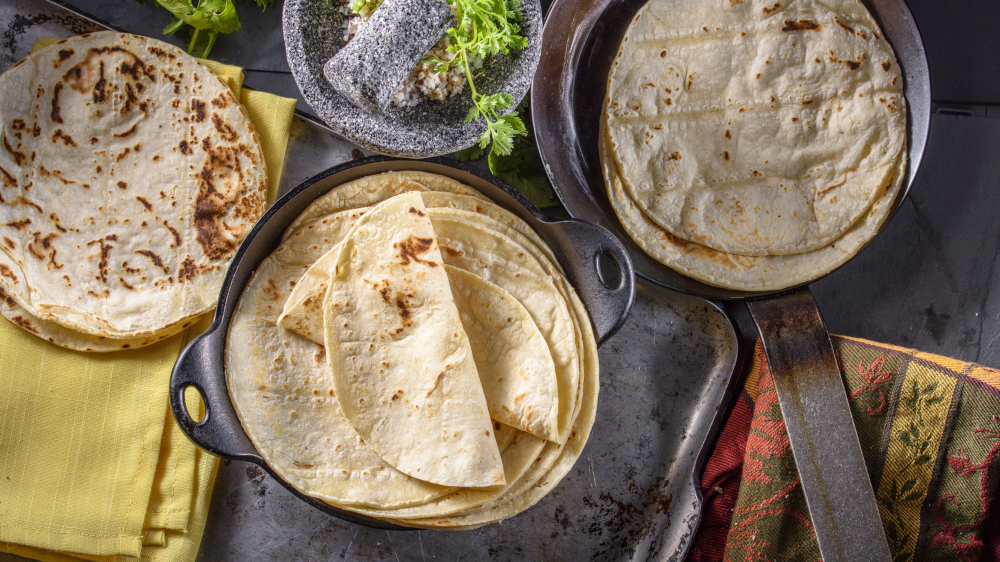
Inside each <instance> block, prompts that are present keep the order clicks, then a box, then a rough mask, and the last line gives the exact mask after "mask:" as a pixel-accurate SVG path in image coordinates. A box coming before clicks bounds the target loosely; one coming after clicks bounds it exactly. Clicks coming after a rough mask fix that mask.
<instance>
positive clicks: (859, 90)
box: [600, 0, 906, 290]
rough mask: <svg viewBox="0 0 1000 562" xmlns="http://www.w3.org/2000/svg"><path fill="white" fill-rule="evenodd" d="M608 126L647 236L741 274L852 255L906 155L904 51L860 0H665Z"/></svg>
mask: <svg viewBox="0 0 1000 562" xmlns="http://www.w3.org/2000/svg"><path fill="white" fill-rule="evenodd" d="M601 127H602V130H601V147H600V150H601V155H602V163H603V166H604V174H605V180H606V183H607V187H608V193H609V197H610V199H611V202H612V205H613V207H614V209H615V212H616V213H617V215H618V218H619V220H620V221H621V223H622V225H623V226H624V227H625V229H626V230H627V231H628V233H629V234H630V235H631V236H632V238H633V239H634V240H635V241H636V242H637V243H638V244H639V245H640V246H641V247H642V248H643V250H644V251H645V252H646V253H648V254H649V255H651V256H652V257H653V258H655V259H657V260H658V261H660V262H662V263H664V264H666V265H667V266H669V267H672V268H674V269H676V270H678V271H680V272H681V273H683V274H685V275H688V276H690V277H693V278H695V279H699V280H701V281H704V282H706V283H709V284H712V285H716V286H721V287H727V288H732V289H739V290H776V289H780V288H784V287H790V286H793V285H797V284H801V283H805V282H808V281H810V280H812V279H814V278H816V277H819V276H820V275H822V274H824V273H827V272H829V271H831V270H832V269H834V268H836V267H837V266H839V265H841V264H842V263H844V262H845V261H847V260H848V259H849V258H850V257H851V256H853V255H854V254H855V253H856V252H857V251H858V250H860V249H861V247H862V246H864V244H865V243H866V242H867V241H868V240H869V239H870V238H871V237H872V236H873V235H874V234H875V232H876V231H877V230H878V229H879V227H880V226H881V224H882V222H883V221H884V220H885V218H886V216H887V215H888V213H889V210H890V208H891V207H892V204H893V201H894V199H895V195H896V194H897V193H898V192H899V190H900V188H901V186H902V183H903V177H904V173H905V167H906V155H905V150H906V110H905V101H904V99H903V80H902V77H901V75H900V69H899V65H898V64H897V62H896V58H895V56H894V55H893V52H892V48H891V47H890V46H889V44H888V42H887V41H886V40H885V39H884V38H883V36H882V34H881V32H880V31H879V28H878V25H877V24H876V23H875V21H874V20H873V19H872V17H871V15H870V14H869V13H868V11H867V10H866V9H865V8H864V6H863V5H862V4H861V3H860V2H857V1H856V0H827V1H823V2H819V1H816V0H766V1H762V0H653V1H651V2H650V3H649V4H647V5H646V6H644V7H643V8H642V9H641V10H640V11H639V13H638V14H637V15H636V17H635V19H634V20H633V21H632V24H631V25H630V27H629V29H628V31H627V33H626V35H625V38H624V39H623V41H622V45H621V48H620V50H619V52H618V55H617V58H616V59H615V61H614V63H613V66H612V69H611V73H610V76H609V79H608V96H607V98H606V102H605V107H604V116H603V119H602V124H601Z"/></svg>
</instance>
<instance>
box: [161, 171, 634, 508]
mask: <svg viewBox="0 0 1000 562" xmlns="http://www.w3.org/2000/svg"><path fill="white" fill-rule="evenodd" d="M395 170H420V171H425V172H433V173H437V174H442V175H445V176H448V177H451V178H453V179H456V180H458V181H461V182H463V183H466V184H468V185H471V186H472V187H474V188H476V189H477V190H479V191H480V192H481V193H483V194H484V195H486V196H487V197H489V198H490V199H492V200H493V201H494V202H496V203H497V204H499V205H500V206H502V207H504V208H506V209H507V210H509V211H511V212H513V213H515V214H516V215H518V216H519V217H520V218H522V219H523V220H525V221H526V222H527V223H528V224H530V225H531V226H532V228H534V230H535V231H536V232H537V233H538V234H539V236H541V237H542V239H543V240H545V241H546V242H547V243H548V244H549V246H550V247H551V248H552V250H553V252H554V253H555V255H556V258H557V259H558V260H559V263H560V265H562V267H563V269H564V270H565V271H566V275H567V277H568V278H569V281H570V283H571V284H572V285H573V286H574V288H576V290H577V293H578V294H579V295H580V299H581V300H582V301H583V304H584V306H585V307H586V308H587V311H588V312H589V313H590V316H591V319H592V322H593V327H594V332H595V337H596V338H597V341H598V344H600V343H601V342H603V341H605V340H606V339H607V338H608V337H610V336H611V335H612V334H614V333H615V332H616V331H617V330H618V329H619V328H621V326H622V324H624V322H625V319H626V318H627V317H628V313H629V310H631V308H632V304H633V302H634V301H635V277H634V275H633V273H632V269H631V263H630V262H629V258H628V255H627V254H626V253H625V250H624V248H622V247H621V244H619V243H618V241H617V240H616V239H615V238H614V237H613V236H612V235H611V234H609V233H608V232H607V231H605V230H604V229H602V228H600V227H598V226H595V225H592V224H589V223H585V222H583V221H578V220H575V219H569V220H556V219H551V218H548V217H545V216H544V215H542V214H541V212H540V211H538V210H537V209H535V208H534V206H533V205H531V203H529V202H528V201H527V199H525V198H524V196H523V195H521V194H520V193H519V192H518V191H517V190H515V189H514V188H512V187H510V186H508V185H507V184H505V183H503V182H501V181H500V180H498V179H496V178H494V177H492V176H490V175H489V174H487V173H485V172H483V171H482V170H479V169H478V168H475V167H472V166H469V165H467V164H463V163H461V162H458V161H456V160H451V159H444V158H436V159H433V160H425V161H419V162H414V161H410V160H403V159H394V158H385V157H370V158H365V159H361V160H355V161H351V162H346V163H344V164H341V165H338V166H335V167H333V168H331V169H329V170H326V171H324V172H321V173H320V174H317V175H316V176H313V177H312V178H310V179H308V180H306V181H304V182H302V183H301V184H300V185H298V186H297V187H295V188H294V189H292V190H291V191H290V192H288V193H286V194H285V195H284V196H282V197H281V198H280V199H279V200H278V201H277V202H276V203H275V204H274V205H272V206H271V208H269V209H268V210H267V212H266V213H265V214H264V216H263V217H262V218H261V219H260V221H258V222H257V224H256V225H254V227H253V229H252V230H251V231H250V233H249V234H248V235H247V237H246V239H245V240H244V242H243V243H242V244H241V245H240V248H239V250H238V251H237V253H236V256H235V257H234V258H233V261H232V264H231V265H230V267H229V270H228V271H227V273H226V278H225V281H224V282H223V285H222V289H221V291H220V293H219V301H218V302H219V304H218V306H217V308H216V312H215V319H214V320H213V322H212V326H211V327H210V328H209V329H208V330H206V331H205V333H203V334H202V335H200V336H198V337H197V338H195V340H194V341H192V342H191V343H190V344H189V345H188V346H187V347H186V348H185V349H184V351H182V352H181V355H180V357H179V358H178V360H177V363H176V364H175V365H174V370H173V373H172V374H171V379H170V403H171V408H172V409H173V412H174V418H175V419H176V420H177V423H178V425H179V426H180V427H181V429H182V430H184V432H185V433H186V434H187V435H188V437H190V438H191V440H192V441H194V442H195V443H197V444H198V445H199V446H200V447H202V448H204V449H206V450H208V451H209V452H211V453H213V454H215V455H218V456H221V457H224V458H229V459H234V460H242V461H248V462H253V463H255V464H258V465H260V466H261V467H263V468H264V469H265V470H267V471H268V473H269V474H270V475H271V477H272V478H275V479H277V480H278V481H280V482H281V483H282V484H283V485H284V486H285V487H286V488H288V489H289V491H291V492H292V493H293V494H295V495H296V496H298V497H300V498H302V499H304V500H306V501H307V502H309V503H310V504H311V505H313V506H314V507H317V508H318V509H321V510H323V511H325V512H327V513H330V514H332V515H336V516H337V517H341V518H343V519H345V520H347V521H351V522H355V523H360V524H364V525H369V526H374V527H376V528H398V527H396V526H394V525H387V524H385V523H383V522H380V521H378V520H375V519H371V518H368V517H362V516H357V515H354V514H351V513H347V512H344V511H341V510H339V509H337V508H335V507H333V506H330V505H328V504H326V503H323V502H319V501H316V500H314V499H311V498H308V497H306V496H305V495H304V494H301V493H300V492H298V491H297V490H296V489H295V488H294V487H292V486H291V485H290V484H288V483H286V482H285V481H284V480H282V479H280V477H279V476H278V475H277V473H275V472H274V471H273V470H272V469H271V468H270V467H269V466H268V465H267V463H266V461H264V459H262V458H261V457H260V455H259V454H258V453H257V451H256V449H255V448H254V446H253V445H252V443H251V442H250V440H249V438H248V437H247V435H246V433H245V432H244V431H243V428H242V426H241V425H240V421H239V418H238V417H237V415H236V412H235V410H234V408H233V405H232V402H231V400H230V397H229V392H228V389H227V386H226V375H225V365H224V359H223V353H224V350H225V347H226V345H225V340H226V335H227V334H228V331H229V323H230V321H231V320H232V316H233V313H234V312H235V310H236V306H237V304H238V302H239V298H240V296H241V295H242V293H243V289H244V287H245V286H246V284H247V283H248V282H249V280H250V277H251V276H252V275H253V272H254V271H255V270H256V269H257V267H258V266H259V265H260V264H261V262H263V261H264V259H266V258H267V256H269V255H270V254H271V253H272V252H273V251H274V250H275V249H276V248H277V247H278V244H279V243H280V241H281V235H282V233H284V231H285V229H286V228H287V227H288V225H289V224H291V223H292V221H294V220H295V218H296V217H298V216H299V215H300V214H301V213H302V211H304V210H305V209H306V207H308V206H309V205H310V204H311V203H312V202H313V201H315V200H316V199H317V198H319V197H321V196H322V195H324V194H326V193H327V192H328V191H330V190H331V189H333V188H334V187H336V186H338V185H341V184H343V183H345V182H348V181H351V180H354V179H357V178H361V177H364V176H368V175H371V174H377V173H383V172H388V171H395ZM602 254H610V255H611V256H613V258H614V260H615V262H616V263H617V264H618V265H619V267H620V268H621V272H622V276H621V279H620V282H619V283H618V284H617V285H616V286H613V287H608V286H605V284H604V282H603V281H602V280H601V276H600V272H599V269H598V267H599V265H598V256H600V255H602ZM191 386H193V387H195V388H196V389H197V390H198V391H199V392H200V393H201V395H202V398H203V400H204V403H205V418H204V419H202V420H201V421H195V420H194V419H192V418H191V416H190V414H189V413H188V411H187V409H186V407H185V405H184V404H185V402H184V393H185V391H186V390H187V388H188V387H191Z"/></svg>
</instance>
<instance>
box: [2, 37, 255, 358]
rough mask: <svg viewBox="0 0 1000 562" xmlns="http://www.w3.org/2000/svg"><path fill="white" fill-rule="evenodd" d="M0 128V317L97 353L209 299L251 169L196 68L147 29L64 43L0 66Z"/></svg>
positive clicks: (236, 231)
mask: <svg viewBox="0 0 1000 562" xmlns="http://www.w3.org/2000/svg"><path fill="white" fill-rule="evenodd" d="M0 123H2V127H3V129H2V133H0V136H2V139H0V140H2V144H3V149H2V150H0V180H2V184H0V248H2V251H0V300H2V303H0V313H2V314H3V315H4V316H6V317H7V318H8V319H10V320H12V321H13V322H15V323H17V324H18V325H20V326H21V327H22V328H24V329H25V330H28V331H30V332H32V333H34V334H36V335H38V336H40V337H43V338H45V339H47V340H49V341H51V342H54V343H57V344H59V345H62V346H65V347H70V348H74V349H80V350H87V351H109V350H115V349H123V348H134V347H139V346H142V345H146V344H148V343H151V342H154V341H157V340H159V339H162V338H165V337H167V336H170V335H172V334H174V333H177V332H178V331H180V330H181V329H183V328H184V327H186V326H188V325H190V324H191V323H192V322H193V321H194V319H195V318H196V317H197V316H199V315H201V314H203V313H205V312H207V311H210V310H211V309H212V308H214V306H215V300H216V298H217V295H218V291H219V287H220V285H221V283H222V278H223V276H224V275H225V272H226V269H227V267H228V265H229V261H230V260H231V258H232V256H233V254H234V253H235V251H236V248H237V246H238V245H239V243H240V241H241V240H242V239H243V237H244V236H245V235H246V233H247V232H248V231H249V230H250V227H251V226H252V225H253V224H254V222H256V220H257V219H258V218H259V217H260V216H261V214H262V213H263V210H264V206H265V204H266V188H267V185H266V184H267V175H266V169H265V165H264V160H263V155H262V153H261V149H260V145H259V142H258V139H257V135H256V133H255V132H254V128H253V125H252V124H251V122H250V119H249V117H248V115H247V113H246V110H245V109H244V108H243V107H242V106H241V105H240V104H239V103H238V102H237V100H236V98H235V97H234V96H233V93H232V91H230V89H229V88H228V87H227V86H226V84H224V83H223V82H222V81H221V80H220V79H219V78H218V77H217V76H216V75H215V74H213V73H212V72H211V71H210V70H209V69H208V68H207V67H205V66H204V65H203V64H201V63H200V62H198V61H197V59H195V58H193V57H191V56H188V55H187V54H185V53H184V52H183V51H181V50H180V49H177V48H176V47H173V46H172V45H169V44H167V43H164V42H162V41H157V40H155V39H148V38H145V37H137V36H134V35H123V34H118V33H113V32H104V33H93V34H88V35H83V36H79V37H74V38H71V39H67V40H65V41H61V42H59V43H56V44H54V45H51V46H49V47H46V48H43V49H40V50H38V51H37V52H35V53H33V54H32V55H31V56H29V57H28V58H26V59H24V60H22V61H21V62H19V63H17V64H16V65H14V66H13V67H11V68H10V69H9V70H7V71H6V72H5V73H4V74H3V75H2V76H0Z"/></svg>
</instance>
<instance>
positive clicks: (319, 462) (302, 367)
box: [225, 212, 509, 508]
mask: <svg viewBox="0 0 1000 562" xmlns="http://www.w3.org/2000/svg"><path fill="white" fill-rule="evenodd" d="M354 214H355V215H357V216H360V215H361V212H354ZM338 227H339V224H338V221H326V222H322V221H320V222H317V224H315V225H313V228H312V229H310V230H308V231H305V232H304V233H303V234H302V235H298V236H291V237H290V238H289V239H288V240H286V241H285V242H283V243H282V244H281V245H280V246H279V247H278V249H277V250H275V251H274V252H273V253H272V254H271V255H270V256H268V258H267V259H265V260H264V262H262V263H261V265H260V266H259V267H258V268H257V271H256V272H255V273H254V275H253V277H252V278H251V279H250V282H249V283H248V284H247V286H246V288H245V289H244V291H243V294H242V296H241V297H240V302H239V304H238V305H237V307H236V310H235V312H234V313H233V318H232V322H231V324H230V327H229V334H228V336H227V338H226V349H225V371H226V384H227V387H228V389H229V394H230V397H231V398H232V402H233V407H234V408H235V410H236V413H237V416H238V417H239V419H240V423H241V424H242V426H243V429H244V430H245V431H246V433H247V436H248V437H249V438H250V440H251V442H253V444H254V446H255V447H256V449H257V451H258V452H260V454H261V456H262V457H263V458H264V459H265V460H266V461H267V463H268V465H269V466H271V467H272V468H273V469H274V470H275V471H276V472H277V473H278V474H279V475H280V476H281V477H282V478H284V479H285V480H286V481H288V482H289V483H290V484H292V485H293V486H295V487H296V488H297V489H298V490H300V491H301V492H303V493H304V494H306V495H309V496H311V497H314V498H317V499H320V500H324V501H327V502H330V503H332V504H336V505H341V506H343V505H356V506H367V507H378V508H397V507H403V506H413V505H419V504H422V503H426V502H427V501H429V500H431V499H433V498H435V497H438V496H441V495H444V494H446V493H448V492H450V491H451V490H452V489H451V488H447V487H443V486H436V485H434V484H430V483H428V482H424V481H421V480H417V479H415V478H411V477H409V476H407V475H405V474H403V473H402V472H400V471H398V470H396V469H395V468H393V467H392V466H390V465H388V464H387V463H386V462H385V461H383V460H382V459H381V458H380V457H379V456H378V455H376V454H375V453H374V452H373V451H372V450H371V449H370V448H369V447H368V446H367V445H366V444H365V443H364V442H363V441H362V439H361V437H360V436H359V435H358V433H357V432H356V431H355V430H354V428H353V427H352V426H351V424H350V423H349V422H348V421H347V418H346V417H344V414H343V412H342V411H341V409H340V406H339V404H338V402H337V398H336V395H335V391H334V387H333V381H332V378H331V377H330V374H329V366H328V365H327V362H326V352H325V349H324V348H323V346H321V345H318V344H316V343H314V342H311V341H309V340H307V339H305V338H302V337H300V336H298V335H296V334H294V333H292V332H290V331H288V330H285V329H284V328H282V327H280V326H278V325H277V322H276V321H277V318H278V315H279V314H280V313H281V308H282V304H283V303H284V301H285V299H287V298H288V295H289V294H290V293H291V290H292V287H293V286H294V285H295V284H296V282H297V281H298V279H299V278H300V277H301V276H302V274H303V273H304V272H305V271H306V270H307V269H308V268H309V266H311V265H312V263H313V262H315V260H316V259H318V258H319V257H320V256H321V255H323V254H324V253H326V252H327V251H328V250H329V248H330V246H332V244H333V243H334V242H336V241H339V239H338V238H337V236H338V235H340V234H342V233H340V232H338V230H339V229H338ZM325 241H327V242H325ZM497 433H498V434H500V433H503V434H504V435H508V434H509V430H503V429H502V428H501V430H498V431H497ZM504 439H505V440H506V437H505V438H504Z"/></svg>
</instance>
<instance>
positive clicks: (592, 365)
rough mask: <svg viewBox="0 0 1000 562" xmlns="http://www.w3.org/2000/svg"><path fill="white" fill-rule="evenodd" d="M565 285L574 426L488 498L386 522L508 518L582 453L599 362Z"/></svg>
mask: <svg viewBox="0 0 1000 562" xmlns="http://www.w3.org/2000/svg"><path fill="white" fill-rule="evenodd" d="M567 290H568V294H569V295H570V301H571V303H572V310H573V316H574V321H575V324H576V326H577V327H578V328H579V330H578V338H579V344H580V351H581V353H580V367H581V371H582V372H583V374H584V375H583V381H582V383H581V385H580V392H579V394H578V397H577V400H578V403H579V406H578V407H577V408H576V412H577V415H576V416H575V417H574V419H573V429H572V431H571V432H570V435H569V438H568V439H567V440H566V442H565V443H562V444H557V443H551V442H550V443H548V444H546V446H545V448H544V449H543V450H542V452H541V453H539V456H538V459H537V461H536V462H535V463H534V464H533V465H532V468H531V469H530V470H529V471H527V472H525V473H524V475H522V476H521V478H520V479H518V481H517V482H515V483H514V484H513V485H512V486H510V487H509V489H508V490H507V491H506V492H505V493H504V494H503V495H501V496H500V497H498V498H497V499H496V500H494V501H492V502H489V503H487V504H484V505H481V506H479V507H477V508H474V509H470V510H466V511H463V512H461V513H456V514H453V515H449V516H446V517H428V518H389V519H388V520H389V521H393V522H395V523H399V524H401V525H406V526H410V527H418V528H428V529H456V530H458V529H474V528H476V527H480V526H482V525H485V524H488V523H494V522H497V521H500V520H502V519H508V518H510V517H513V516H514V515H517V514H518V513H520V512H522V511H524V510H526V509H528V508H529V507H531V506H533V505H535V504H536V503H538V501H539V500H541V499H542V498H543V497H545V496H546V495H547V494H548V493H549V492H551V491H552V489H553V488H555V487H556V485H558V484H559V482H561V481H562V479H563V478H564V477H565V476H566V474H567V473H569V471H570V469H572V468H573V465H574V464H576V460H577V459H578V458H579V457H580V455H581V454H582V453H583V449H584V446H585V445H586V444H587V439H588V437H589V436H590V430H591V429H592V428H593V425H594V420H595V418H596V415H597V397H598V394H599V390H600V389H599V387H600V383H599V376H598V375H599V370H600V364H599V359H598V356H597V342H596V340H595V339H594V333H593V330H592V329H591V327H590V322H589V316H588V315H587V311H586V309H585V308H584V306H583V303H582V302H581V301H580V299H579V297H577V296H576V293H575V292H573V291H572V290H571V288H569V287H568V286H567ZM445 497H446V496H445ZM443 498H444V497H442V499H443ZM435 501H437V500H435Z"/></svg>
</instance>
